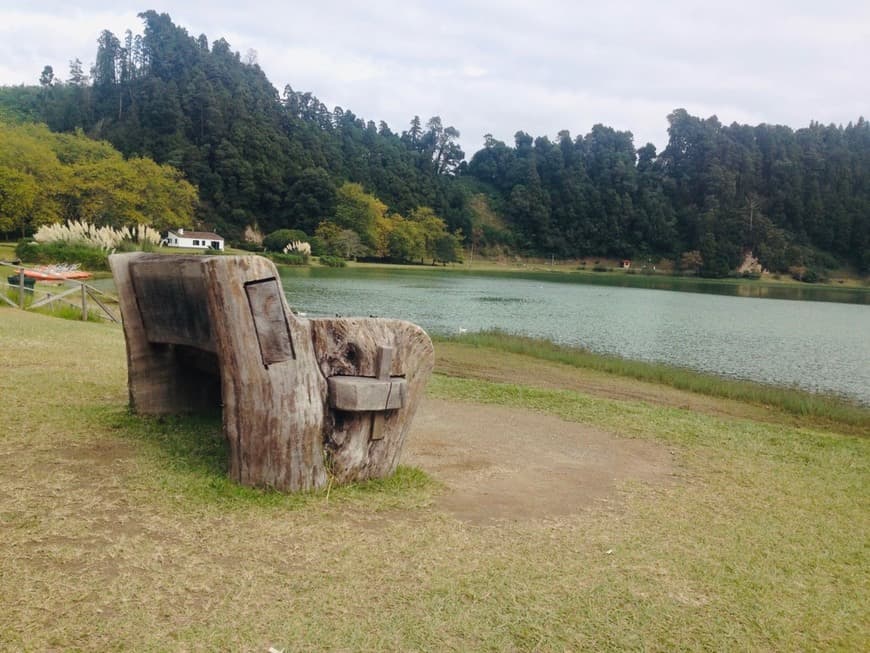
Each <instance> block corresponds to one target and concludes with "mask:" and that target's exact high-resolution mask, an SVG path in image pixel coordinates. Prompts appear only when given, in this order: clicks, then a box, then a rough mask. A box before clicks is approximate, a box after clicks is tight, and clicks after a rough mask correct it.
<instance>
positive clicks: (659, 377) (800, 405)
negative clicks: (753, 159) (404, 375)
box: [445, 331, 870, 429]
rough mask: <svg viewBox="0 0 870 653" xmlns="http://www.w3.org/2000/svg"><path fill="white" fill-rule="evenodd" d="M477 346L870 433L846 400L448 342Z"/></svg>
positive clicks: (490, 340) (666, 369)
mask: <svg viewBox="0 0 870 653" xmlns="http://www.w3.org/2000/svg"><path fill="white" fill-rule="evenodd" d="M445 340H449V341H453V342H460V343H463V344H466V345H471V346H475V347H485V348H488V349H493V350H496V351H507V352H511V353H515V354H522V355H524V356H531V357H533V358H537V359H541V360H547V361H552V362H556V363H561V364H563V365H570V366H572V367H577V368H584V369H592V370H597V371H600V372H606V373H608V374H616V375H619V376H623V377H628V378H632V379H638V380H640V381H649V382H652V383H660V384H663V385H667V386H671V387H673V388H677V389H680V390H687V391H689V392H695V393H698V394H703V395H708V396H712V397H720V398H724V399H733V400H738V401H745V402H750V403H753V404H758V405H764V406H770V407H774V408H777V409H779V410H783V411H786V412H788V413H791V414H794V415H805V416H809V417H813V418H819V419H822V420H829V421H831V422H834V423H842V424H848V425H851V426H857V427H866V428H868V429H870V409H868V408H865V407H863V406H858V405H856V404H854V403H852V402H849V401H847V400H845V399H840V398H837V397H832V396H828V395H820V394H813V393H810V392H804V391H802V390H797V389H792V388H782V387H777V386H771V385H764V384H761V383H753V382H750V381H736V380H732V379H725V378H722V377H718V376H714V375H712V374H703V373H701V372H695V371H692V370H688V369H684V368H680V367H674V366H670V365H664V364H660V363H647V362H643V361H635V360H629V359H625V358H620V357H618V356H606V355H602V354H594V353H592V352H589V351H587V350H584V349H578V348H574V347H566V346H562V345H557V344H554V343H552V342H549V341H546V340H541V339H537V338H527V337H523V336H515V335H510V334H506V333H502V332H499V331H487V332H483V333H468V334H461V335H457V336H451V337H449V338H445Z"/></svg>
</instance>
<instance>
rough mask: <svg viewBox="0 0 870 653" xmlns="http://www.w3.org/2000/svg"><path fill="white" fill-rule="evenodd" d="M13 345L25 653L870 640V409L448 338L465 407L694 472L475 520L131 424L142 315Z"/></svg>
mask: <svg viewBox="0 0 870 653" xmlns="http://www.w3.org/2000/svg"><path fill="white" fill-rule="evenodd" d="M0 352H2V364H0V433H2V436H0V542H2V543H0V597H2V601H0V649H2V650H8V651H20V650H26V651H44V650H64V651H71V650H72V651H75V650H81V651H93V650H100V651H128V650H136V651H165V650H193V651H197V650H203V651H211V650H233V651H236V650H238V651H267V650H268V649H269V647H275V648H277V649H279V650H281V649H285V650H286V651H287V652H289V651H313V650H347V651H358V650H359V651H383V650H395V651H407V650H427V651H442V650H455V651H467V650H482V651H506V650H507V651H510V650H515V651H534V650H540V651H563V650H594V651H600V650H626V649H630V650H635V649H636V650H653V651H656V650H660V651H670V650H711V651H719V650H776V651H795V650H819V651H828V650H855V651H858V650H867V648H868V646H870V572H868V569H870V555H868V546H867V543H868V541H870V532H868V531H870V519H868V515H870V493H868V490H870V487H868V479H870V474H868V472H870V469H868V467H870V438H868V437H867V435H868V422H867V421H862V420H860V419H859V420H858V421H857V423H853V422H848V423H843V425H842V427H841V426H838V423H837V422H836V421H835V420H833V419H829V418H825V420H823V421H819V420H816V421H813V420H808V421H804V418H803V417H801V416H799V415H798V416H796V415H795V414H794V413H791V412H789V411H788V410H785V409H783V408H782V407H769V406H767V407H766V406H761V405H759V404H757V403H746V402H744V401H742V400H738V399H735V398H728V397H714V396H707V395H697V394H696V393H692V392H689V391H687V390H685V389H680V388H675V387H671V386H662V385H658V384H656V383H651V382H650V381H649V380H647V381H643V380H637V379H631V378H627V377H624V376H618V375H613V374H609V373H607V372H606V371H601V370H590V369H585V368H582V367H576V366H574V365H572V364H571V361H559V360H544V359H542V358H536V357H533V356H529V355H528V354H527V353H526V354H524V353H516V352H514V353H511V352H500V351H498V350H497V349H493V348H485V347H484V348H482V347H471V346H469V345H463V344H458V343H444V344H440V343H439V344H436V355H438V357H439V363H438V368H437V372H438V373H437V374H436V376H435V377H433V380H432V382H431V383H430V386H429V391H428V394H429V397H430V398H431V400H432V401H437V402H439V403H438V405H439V406H443V407H444V409H443V410H444V413H445V415H444V418H445V419H450V411H451V407H452V406H455V407H462V408H463V410H465V411H468V410H471V411H473V410H474V409H475V407H481V409H482V407H487V410H489V409H496V410H502V409H504V410H512V411H516V410H522V411H530V412H531V413H533V414H539V415H549V416H555V417H554V418H558V419H559V420H563V421H562V422H561V423H563V424H566V425H568V424H572V425H577V424H579V425H584V426H588V427H589V428H590V429H595V430H596V432H600V433H604V434H605V435H606V436H607V434H611V435H612V437H613V438H614V439H623V440H630V441H643V442H647V443H649V444H650V446H653V447H656V448H659V449H661V450H662V451H663V452H664V453H665V454H666V455H667V456H668V457H669V459H670V460H672V465H673V469H672V472H671V473H670V475H669V476H668V478H667V480H666V481H662V482H655V483H649V482H641V481H627V482H622V483H620V484H619V486H618V488H617V490H616V491H615V492H614V493H613V494H612V495H611V496H609V497H608V498H607V500H602V501H599V502H597V503H595V504H590V505H584V506H578V507H577V509H576V510H567V511H562V513H561V514H560V515H559V516H548V515H546V514H543V515H542V516H541V517H540V518H525V519H503V520H496V521H489V522H484V523H472V522H468V521H464V520H462V519H459V518H457V517H456V516H455V515H454V514H452V513H451V512H450V511H448V510H446V509H444V507H443V504H442V499H443V497H445V496H447V495H449V494H450V493H451V492H455V490H453V489H452V488H451V487H450V485H449V483H448V482H446V481H445V480H444V479H442V478H439V476H438V475H437V474H435V473H433V472H432V471H431V470H427V469H425V468H423V469H415V468H412V467H403V468H400V471H399V473H398V474H397V475H396V476H395V477H394V478H392V479H388V480H385V481H380V482H376V483H370V484H366V485H362V486H354V487H350V488H332V489H331V491H330V492H329V493H326V492H320V493H315V494H310V495H303V496H283V495H279V494H275V493H268V492H260V491H255V490H249V489H242V488H238V487H236V486H234V485H233V484H231V483H230V482H229V481H228V480H227V479H226V478H225V476H224V463H223V456H224V448H223V444H222V443H221V441H220V438H219V433H220V422H219V418H217V417H216V416H212V417H207V418H171V419H164V420H146V419H140V418H138V417H135V416H132V415H130V414H129V412H128V411H127V409H126V398H127V396H126V372H125V363H124V360H125V357H124V344H123V338H122V334H121V331H120V329H118V327H115V326H111V325H104V324H91V323H80V322H74V321H68V320H59V319H52V318H49V317H46V316H40V315H34V314H30V313H24V312H20V311H16V310H14V309H9V310H0ZM463 361H466V362H467V364H466V365H465V366H463V364H462V363H463ZM865 415H866V414H865ZM820 420H821V418H820ZM456 428H459V429H461V428H463V425H462V424H458V425H457V427H456ZM466 428H467V427H466ZM843 431H847V432H846V433H844V432H843ZM461 435H462V436H463V437H464V438H467V439H469V440H473V439H474V438H475V436H476V433H475V432H473V431H471V430H469V431H468V432H466V433H464V434H461ZM491 435H492V434H490V436H491ZM607 437H610V436H607ZM413 438H414V434H413V433H412V435H411V439H412V440H413ZM542 446H544V443H543V442H542ZM494 455H496V456H497V452H495V454H494ZM462 462H463V461H457V464H460V463H462ZM570 480H571V481H575V482H576V479H570ZM566 482H568V480H566Z"/></svg>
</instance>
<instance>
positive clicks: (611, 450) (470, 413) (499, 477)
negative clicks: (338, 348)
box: [404, 399, 674, 523]
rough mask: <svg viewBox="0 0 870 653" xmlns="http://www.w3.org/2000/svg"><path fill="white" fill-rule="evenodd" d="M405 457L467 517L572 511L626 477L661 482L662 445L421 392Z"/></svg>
mask: <svg viewBox="0 0 870 653" xmlns="http://www.w3.org/2000/svg"><path fill="white" fill-rule="evenodd" d="M404 462H406V463H407V464H410V465H415V466H418V467H420V468H422V469H424V470H426V471H427V472H428V473H430V474H431V475H432V476H433V477H434V478H436V479H438V480H439V481H441V482H442V483H444V484H445V485H446V486H447V491H446V492H445V493H444V494H443V495H442V496H441V497H439V499H438V505H439V507H441V508H444V509H445V510H447V511H448V512H450V513H452V514H453V515H455V516H456V517H458V518H459V519H462V520H464V521H469V522H473V523H485V522H489V521H493V520H530V519H542V518H548V517H558V516H564V515H570V514H575V513H578V512H580V511H582V510H584V509H588V508H590V507H593V506H595V505H601V504H603V503H606V502H608V501H612V500H614V499H616V498H617V497H618V490H619V487H620V485H621V484H623V483H626V482H643V483H667V482H669V481H670V479H671V478H672V477H671V474H672V472H673V468H674V464H673V457H672V455H671V454H670V452H669V450H668V449H667V448H666V447H663V446H661V445H658V444H655V443H651V442H645V441H642V440H632V439H627V438H621V437H619V436H617V435H614V434H612V433H607V432H605V431H601V430H598V429H595V428H591V427H589V426H585V425H583V424H576V423H572V422H566V421H563V420H561V419H558V418H556V417H551V416H547V415H542V414H539V413H534V412H531V411H527V410H519V409H511V408H505V407H503V406H500V407H496V406H485V405H478V404H461V403H456V402H449V401H443V400H438V399H426V400H425V401H424V402H423V404H422V405H421V407H420V409H419V411H418V413H417V416H416V417H415V421H414V429H413V433H412V435H411V437H410V440H409V443H408V445H407V449H406V455H405V460H404Z"/></svg>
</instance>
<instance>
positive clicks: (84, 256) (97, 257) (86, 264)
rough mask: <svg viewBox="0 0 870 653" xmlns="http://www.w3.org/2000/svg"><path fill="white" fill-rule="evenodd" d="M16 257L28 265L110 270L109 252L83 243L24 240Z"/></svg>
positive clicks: (16, 252)
mask: <svg viewBox="0 0 870 653" xmlns="http://www.w3.org/2000/svg"><path fill="white" fill-rule="evenodd" d="M15 255H16V256H17V257H18V258H20V259H21V260H22V261H24V262H26V263H38V264H46V263H79V264H80V265H81V266H82V267H83V268H85V269H87V270H108V269H109V255H108V252H106V251H105V250H103V249H100V248H99V247H94V246H91V245H84V244H81V243H68V242H63V241H58V242H52V243H43V244H40V243H35V242H32V241H26V240H23V241H21V242H19V243H18V245H17V246H16V248H15Z"/></svg>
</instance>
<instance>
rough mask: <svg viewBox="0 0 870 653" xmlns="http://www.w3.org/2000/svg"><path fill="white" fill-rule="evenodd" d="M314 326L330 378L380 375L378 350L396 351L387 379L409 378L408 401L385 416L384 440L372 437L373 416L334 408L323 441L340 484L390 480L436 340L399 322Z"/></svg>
mask: <svg viewBox="0 0 870 653" xmlns="http://www.w3.org/2000/svg"><path fill="white" fill-rule="evenodd" d="M310 322H311V327H312V330H313V334H314V345H315V350H316V352H317V359H318V362H319V364H320V369H321V371H322V372H323V374H324V375H325V376H326V377H327V378H331V377H336V376H338V377H341V376H364V377H372V378H374V377H376V376H378V372H379V370H378V360H379V347H392V348H393V351H394V355H393V359H392V361H391V362H390V368H389V376H390V378H394V377H403V378H404V379H405V381H406V383H407V395H406V396H407V400H406V401H405V402H404V405H403V406H402V407H401V408H399V409H397V410H390V411H387V412H384V413H382V415H383V429H382V432H381V434H382V436H383V437H381V438H378V437H375V438H372V431H373V426H374V424H373V421H374V420H373V417H372V414H371V413H360V412H349V411H339V410H336V411H332V412H330V413H329V415H328V416H327V417H328V419H329V420H330V421H331V424H327V427H326V429H325V431H326V437H325V440H324V446H325V447H326V449H327V451H328V452H329V458H330V461H331V465H330V467H331V470H332V474H333V476H334V477H335V479H336V480H337V481H338V482H348V481H353V480H364V479H370V478H381V477H384V476H388V475H389V474H391V473H393V472H394V471H395V469H396V466H397V465H398V464H399V456H400V454H401V451H402V446H403V444H404V442H405V438H406V437H407V435H408V431H409V430H410V426H411V421H412V419H413V417H414V414H415V413H416V411H417V405H418V404H419V401H420V398H421V397H422V394H423V389H424V388H425V385H426V382H427V381H428V379H429V375H430V374H431V372H432V368H433V367H434V364H435V357H434V350H433V348H432V341H431V340H430V339H429V336H428V335H427V334H426V332H425V331H423V329H421V328H420V327H418V326H416V325H414V324H411V323H410V322H403V321H401V320H388V319H378V318H336V319H332V318H325V319H312V320H311V321H310ZM380 371H381V372H382V373H383V370H380ZM375 435H376V436H377V435H379V434H375Z"/></svg>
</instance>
